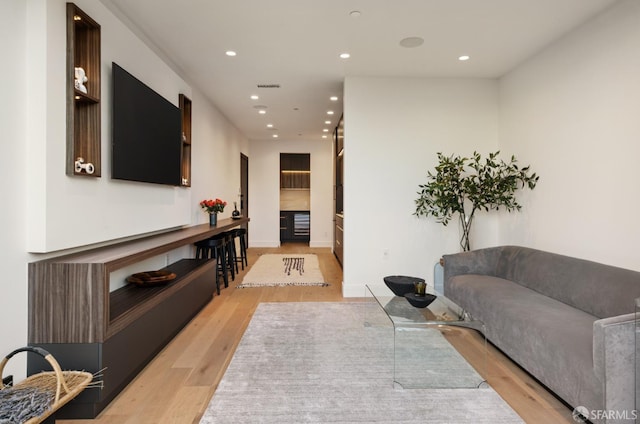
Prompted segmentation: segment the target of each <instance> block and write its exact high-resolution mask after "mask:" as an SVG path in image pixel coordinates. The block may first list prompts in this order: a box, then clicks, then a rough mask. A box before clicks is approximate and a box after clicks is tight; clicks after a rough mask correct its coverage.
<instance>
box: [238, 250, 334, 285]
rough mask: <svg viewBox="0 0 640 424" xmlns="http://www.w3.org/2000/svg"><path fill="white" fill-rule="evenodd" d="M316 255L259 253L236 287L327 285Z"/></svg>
mask: <svg viewBox="0 0 640 424" xmlns="http://www.w3.org/2000/svg"><path fill="white" fill-rule="evenodd" d="M328 285H329V284H327V283H326V282H325V281H324V277H323V276H322V272H321V271H320V265H319V262H318V257H317V256H316V255H309V254H307V255H296V254H266V255H261V256H260V257H259V258H258V261H257V262H256V263H255V264H254V265H253V266H252V267H251V269H250V270H249V271H248V272H247V274H246V275H245V276H244V278H243V279H242V282H241V283H240V284H239V285H238V288H246V287H265V286H328Z"/></svg>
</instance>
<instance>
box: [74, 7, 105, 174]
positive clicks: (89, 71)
mask: <svg viewBox="0 0 640 424" xmlns="http://www.w3.org/2000/svg"><path fill="white" fill-rule="evenodd" d="M100 54H101V53H100V24H98V23H97V22H96V21H94V20H93V19H92V18H91V17H90V16H89V15H87V14H86V13H84V12H83V11H82V10H81V9H80V8H79V7H78V6H76V5H75V4H73V3H67V78H66V83H67V108H66V109H67V155H66V173H67V175H81V176H88V177H100V174H101V172H102V165H101V162H102V161H101V157H100V145H101V144H100V132H101V130H100V126H101V112H100V86H101V82H100V78H101V76H100V74H101V68H102V66H101V58H100ZM76 67H77V68H82V69H84V71H85V74H86V77H87V81H84V82H83V85H84V86H85V88H86V90H87V92H86V93H84V92H83V91H80V90H78V89H77V88H76V85H75V69H76ZM80 159H82V161H81V163H85V164H91V165H92V166H91V167H90V168H83V167H77V166H76V161H79V160H80ZM87 169H91V171H90V172H89V171H87Z"/></svg>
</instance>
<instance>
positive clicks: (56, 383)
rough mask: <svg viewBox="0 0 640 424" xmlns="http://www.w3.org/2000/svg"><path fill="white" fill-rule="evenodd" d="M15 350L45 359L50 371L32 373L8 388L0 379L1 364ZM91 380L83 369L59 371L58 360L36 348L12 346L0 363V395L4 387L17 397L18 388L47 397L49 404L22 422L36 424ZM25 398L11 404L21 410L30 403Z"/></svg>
mask: <svg viewBox="0 0 640 424" xmlns="http://www.w3.org/2000/svg"><path fill="white" fill-rule="evenodd" d="M19 352H33V353H37V354H38V355H40V356H42V357H43V358H44V359H46V360H47V362H49V364H50V365H51V367H52V368H53V371H46V372H40V373H38V374H34V375H32V376H30V377H27V378H26V379H24V380H22V381H21V382H19V383H17V384H15V385H14V386H12V387H6V388H5V386H4V385H3V384H2V379H1V377H2V375H3V371H4V367H5V365H6V364H7V362H8V361H9V359H11V358H12V357H13V356H14V355H15V354H17V353H19ZM91 380H93V375H92V374H91V373H88V372H85V371H62V369H61V368H60V364H58V361H56V360H55V359H54V358H53V356H52V355H51V354H50V353H49V352H47V351H46V350H44V349H42V348H39V347H23V348H20V349H16V350H14V351H13V352H11V353H10V354H8V355H7V356H6V357H5V358H4V359H2V361H1V362H0V394H2V392H3V391H5V390H6V391H11V393H12V395H13V394H17V395H18V396H17V397H19V395H20V392H21V391H23V392H24V393H27V392H28V393H33V392H36V393H39V394H41V395H42V397H43V398H45V399H47V403H48V404H50V406H49V407H48V408H47V409H46V411H44V412H42V413H40V414H39V415H38V416H36V417H29V419H28V420H26V421H23V423H24V424H36V423H41V422H43V421H44V420H45V419H47V418H48V417H49V416H50V415H51V414H53V413H54V412H56V411H57V410H58V409H60V408H61V407H62V406H63V405H65V404H66V403H67V402H69V401H70V400H71V399H73V398H74V397H76V396H77V395H78V394H79V393H80V392H82V391H83V390H84V389H85V387H87V386H88V385H89V383H91ZM5 394H6V393H5ZM45 396H46V397H45ZM25 397H26V396H25ZM26 401H27V399H25V404H24V405H20V406H14V408H15V409H18V408H21V410H23V411H26V410H28V408H30V407H31V406H32V404H33V403H30V404H29V403H27V402H26ZM1 404H2V397H0V405H1Z"/></svg>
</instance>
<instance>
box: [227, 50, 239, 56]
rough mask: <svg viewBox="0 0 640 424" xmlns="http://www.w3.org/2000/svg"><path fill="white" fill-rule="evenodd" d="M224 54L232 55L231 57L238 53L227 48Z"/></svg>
mask: <svg viewBox="0 0 640 424" xmlns="http://www.w3.org/2000/svg"><path fill="white" fill-rule="evenodd" d="M224 54H226V55H227V56H232V57H233V56H235V55H237V54H238V53H236V52H234V51H233V50H227V51H226V52H225V53H224Z"/></svg>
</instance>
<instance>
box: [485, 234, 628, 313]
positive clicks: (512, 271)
mask: <svg viewBox="0 0 640 424" xmlns="http://www.w3.org/2000/svg"><path fill="white" fill-rule="evenodd" d="M492 249H494V248H490V249H489V250H492ZM497 249H500V251H501V255H500V259H499V260H498V263H497V266H496V270H495V274H494V275H496V276H498V277H502V278H505V279H507V280H510V281H514V282H516V283H518V284H520V285H523V286H525V287H528V288H530V289H532V290H535V291H537V292H538V293H542V294H544V295H546V296H549V297H552V298H554V299H556V300H559V301H561V302H563V303H566V304H567V305H570V306H574V307H576V308H578V309H580V310H582V311H584V312H587V313H588V314H591V315H595V316H596V317H598V318H606V317H612V316H616V315H622V314H628V313H631V312H634V310H635V305H634V302H633V300H634V299H635V298H638V297H640V272H637V271H631V270H628V269H623V268H618V267H614V266H610V265H604V264H600V263H597V262H592V261H586V260H583V259H577V258H572V257H569V256H564V255H559V254H556V253H550V252H544V251H541V250H536V249H530V248H526V247H520V246H504V247H500V248H497Z"/></svg>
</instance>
